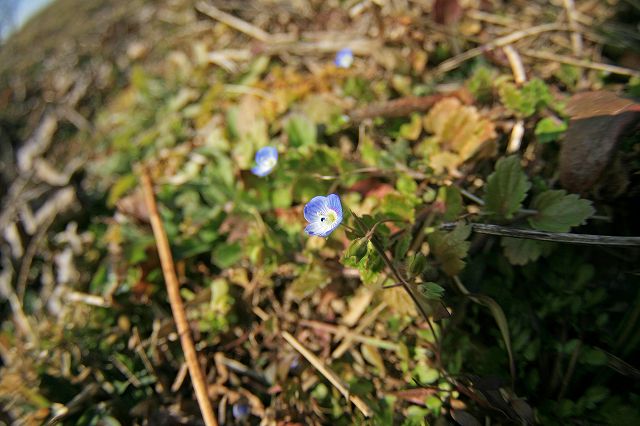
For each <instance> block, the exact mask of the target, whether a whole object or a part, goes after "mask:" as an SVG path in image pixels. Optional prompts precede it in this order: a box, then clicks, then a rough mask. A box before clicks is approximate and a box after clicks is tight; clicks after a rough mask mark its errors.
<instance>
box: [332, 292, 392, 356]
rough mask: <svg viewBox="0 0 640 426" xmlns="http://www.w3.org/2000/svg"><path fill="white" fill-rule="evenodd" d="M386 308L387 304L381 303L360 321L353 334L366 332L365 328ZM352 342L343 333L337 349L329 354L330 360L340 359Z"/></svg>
mask: <svg viewBox="0 0 640 426" xmlns="http://www.w3.org/2000/svg"><path fill="white" fill-rule="evenodd" d="M386 307H387V304H386V303H385V302H382V303H380V304H379V305H378V306H376V307H375V308H374V309H373V310H372V311H371V312H369V314H368V315H367V316H366V317H364V318H363V319H362V320H361V321H360V323H359V324H358V326H357V327H356V328H355V330H354V331H353V332H354V333H355V334H362V332H363V331H364V330H366V329H367V327H369V326H370V325H371V324H372V323H373V322H374V321H375V319H376V318H377V317H378V315H379V314H380V312H382V311H383V310H385V308H386ZM340 337H342V336H340ZM354 340H355V339H354V338H353V337H352V336H350V335H348V334H346V333H345V336H344V338H343V339H342V342H340V344H339V345H338V347H337V348H336V349H335V350H334V351H333V352H332V353H331V358H332V359H338V358H340V357H341V356H342V355H343V354H344V353H345V352H346V351H347V350H348V349H349V348H350V347H351V344H352V343H353V341H354Z"/></svg>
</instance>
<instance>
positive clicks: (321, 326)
mask: <svg viewBox="0 0 640 426" xmlns="http://www.w3.org/2000/svg"><path fill="white" fill-rule="evenodd" d="M300 325H301V326H303V327H311V328H315V329H317V330H322V331H327V332H329V333H333V334H336V335H340V336H344V337H351V338H352V339H353V340H354V341H356V342H358V343H365V344H367V345H371V346H375V347H377V348H380V349H387V350H390V351H396V350H398V349H399V348H400V345H398V344H397V343H394V342H388V341H386V340H382V339H378V338H376V337H370V336H364V335H362V334H357V333H356V332H355V331H351V330H349V328H347V327H346V326H344V325H333V324H327V323H325V322H320V321H313V320H301V321H300Z"/></svg>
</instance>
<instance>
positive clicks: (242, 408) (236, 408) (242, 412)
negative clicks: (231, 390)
mask: <svg viewBox="0 0 640 426" xmlns="http://www.w3.org/2000/svg"><path fill="white" fill-rule="evenodd" d="M231 411H232V412H233V417H235V418H236V419H237V420H244V419H246V418H247V417H249V414H251V407H249V405H248V404H245V403H244V402H237V403H235V404H233V408H232V409H231Z"/></svg>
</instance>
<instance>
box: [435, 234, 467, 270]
mask: <svg viewBox="0 0 640 426" xmlns="http://www.w3.org/2000/svg"><path fill="white" fill-rule="evenodd" d="M470 234H471V226H470V225H467V224H462V223H459V224H458V225H457V226H456V227H455V228H454V230H453V231H451V232H443V231H436V232H434V233H432V234H430V235H429V239H428V240H429V245H430V246H431V252H432V253H433V255H434V256H435V257H436V258H437V259H438V261H439V262H440V267H441V268H442V270H443V271H444V272H445V273H446V274H447V275H450V276H453V275H457V274H458V273H459V272H460V271H462V269H463V268H464V265H465V263H464V261H463V260H462V259H464V258H465V257H466V256H467V251H468V250H469V242H468V241H465V240H466V239H467V238H469V235H470Z"/></svg>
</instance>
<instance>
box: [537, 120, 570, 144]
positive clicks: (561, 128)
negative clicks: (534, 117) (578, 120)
mask: <svg viewBox="0 0 640 426" xmlns="http://www.w3.org/2000/svg"><path fill="white" fill-rule="evenodd" d="M566 130H567V123H565V122H564V121H562V120H558V119H557V118H553V117H546V118H543V119H542V120H540V121H538V124H536V130H535V132H534V133H535V135H536V138H537V139H538V142H540V143H549V142H553V141H556V140H558V138H559V137H560V136H562V134H563V133H564V132H565V131H566Z"/></svg>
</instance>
